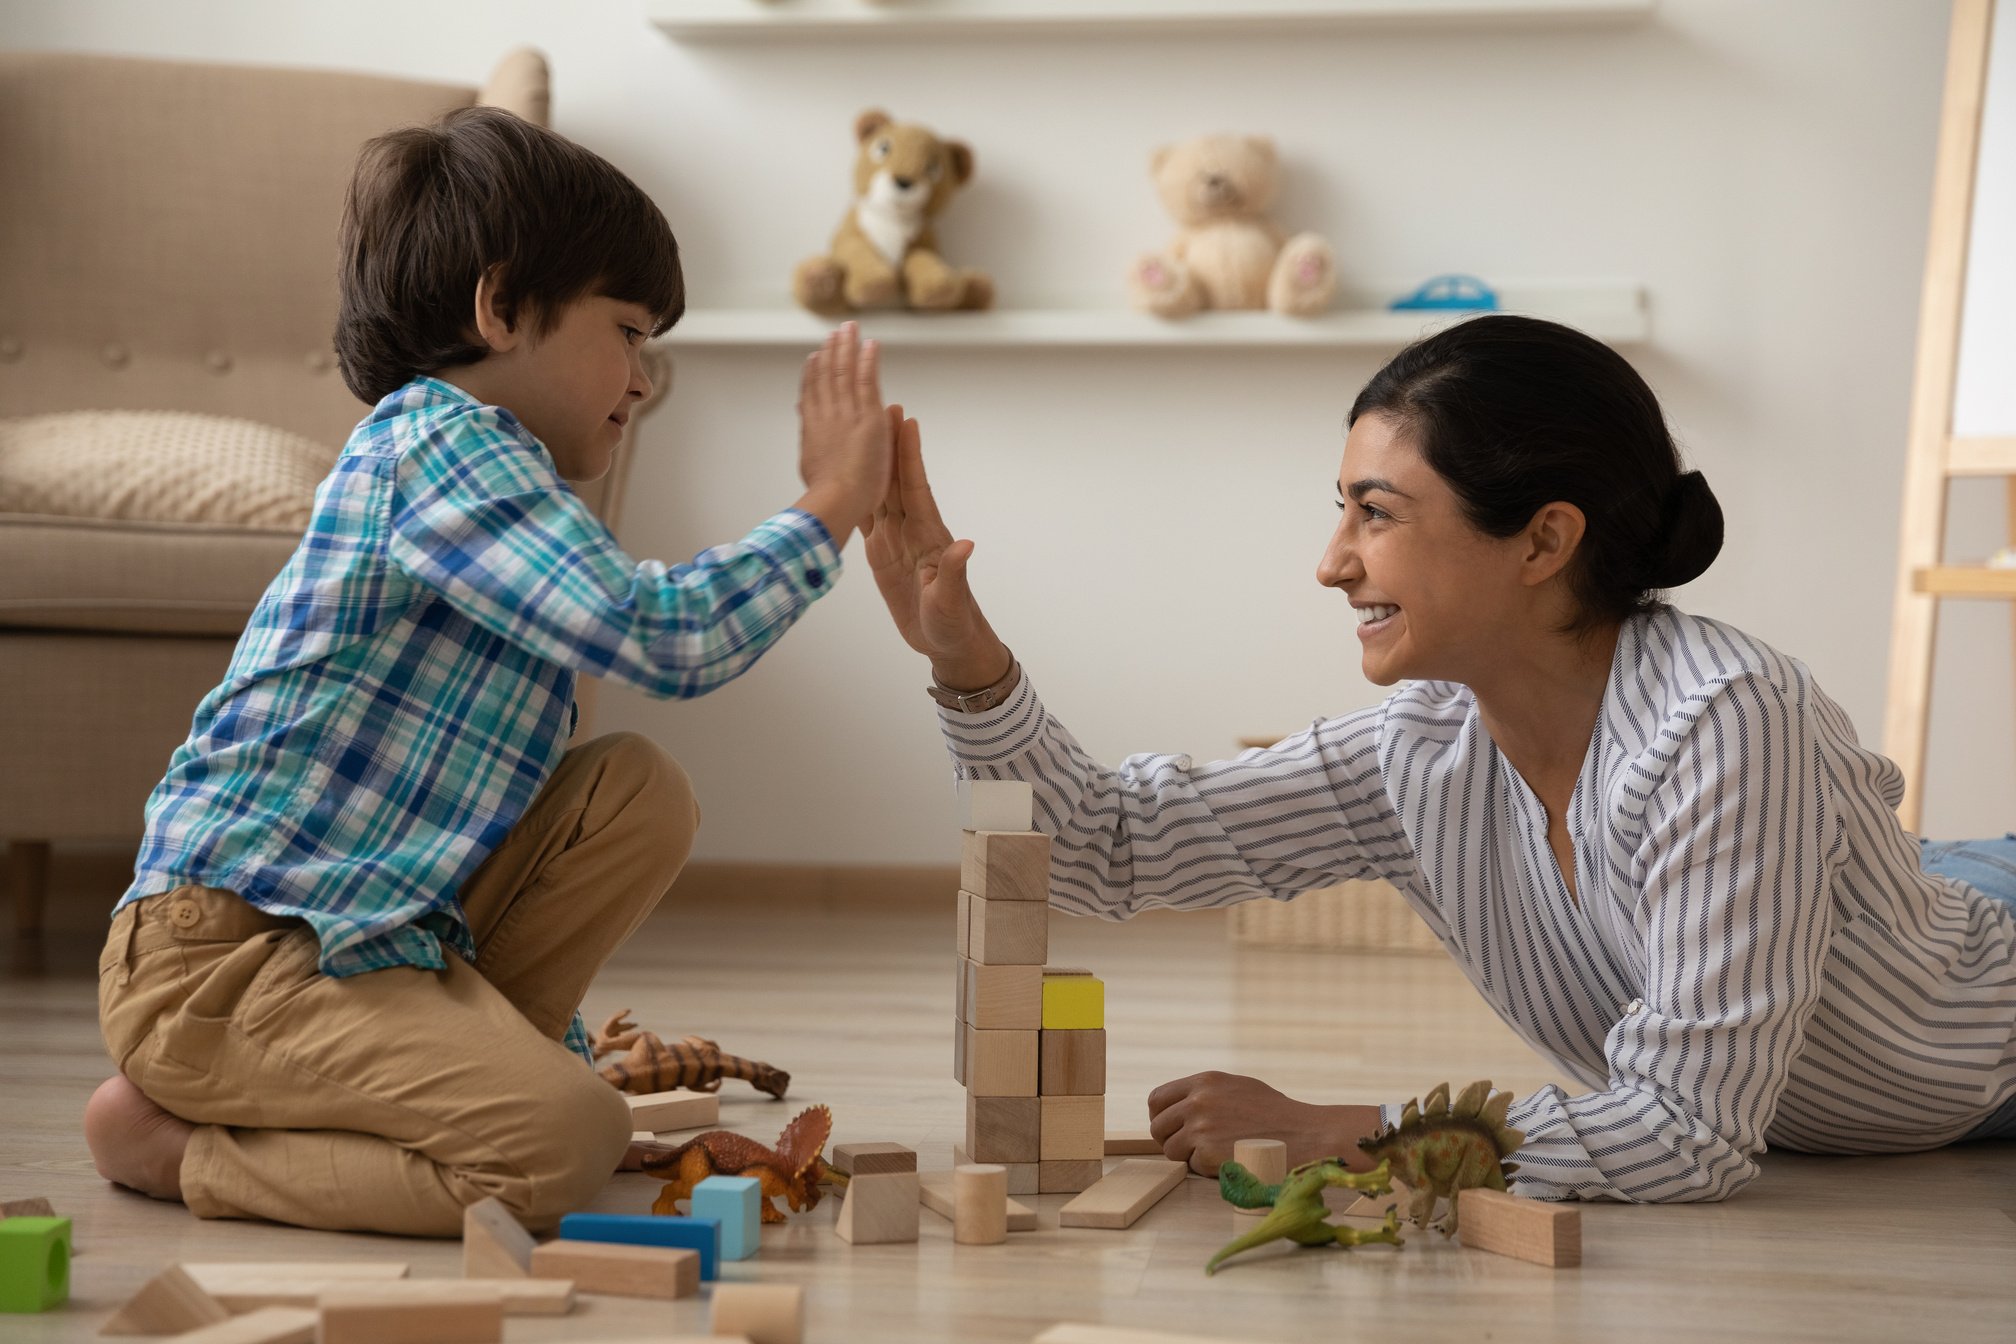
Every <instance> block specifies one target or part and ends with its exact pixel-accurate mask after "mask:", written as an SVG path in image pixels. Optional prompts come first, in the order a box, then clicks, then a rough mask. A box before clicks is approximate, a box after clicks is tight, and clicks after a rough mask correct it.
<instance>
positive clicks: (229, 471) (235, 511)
mask: <svg viewBox="0 0 2016 1344" xmlns="http://www.w3.org/2000/svg"><path fill="white" fill-rule="evenodd" d="M335 458H336V453H335V451H334V450H332V449H330V448H327V447H325V446H323V445H321V444H318V443H314V442H312V441H310V440H308V439H304V438H301V437H300V436H298V435H295V434H289V433H287V432H286V431H284V430H278V429H273V428H271V427H269V426H265V425H258V424H254V423H252V422H250V421H246V420H233V419H227V418H224V417H220V416H206V415H189V414H184V413H181V412H160V413H154V412H133V411H78V412H66V413H63V414H57V415H39V416H30V417H26V418H22V419H16V420H0V626H9V627H14V628H23V627H26V628H40V629H67V630H102V631H130V632H145V633H156V634H185V635H235V634H237V633H239V631H241V630H242V629H243V628H244V625H245V619H246V617H248V616H250V615H251V613H252V608H253V606H254V605H256V604H257V602H258V600H259V595H260V594H261V593H262V592H263V591H264V590H265V587H266V585H267V583H268V582H270V581H271V580H272V578H273V576H274V575H275V574H277V573H279V572H280V567H281V566H282V565H283V564H285V563H286V561H287V557H288V556H289V555H291V554H292V553H293V550H294V547H295V545H296V544H297V543H298V542H299V541H300V539H301V532H302V530H303V528H304V527H306V525H307V521H308V514H309V510H310V508H311V507H312V505H313V502H314V494H315V487H316V486H317V485H318V484H319V483H320V482H321V480H322V477H323V476H324V475H325V474H327V472H328V470H329V468H330V466H331V465H332V464H333V463H334V461H335Z"/></svg>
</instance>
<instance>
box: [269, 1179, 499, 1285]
mask: <svg viewBox="0 0 2016 1344" xmlns="http://www.w3.org/2000/svg"><path fill="white" fill-rule="evenodd" d="M534 1244H535V1243H534V1242H533V1240H532V1234H531V1233H530V1232H527V1231H526V1230H525V1227H524V1224H522V1223H520V1222H519V1221H518V1220H517V1218H515V1217H513V1216H512V1213H511V1210H509V1209H507V1208H505V1207H504V1201H503V1200H501V1199H496V1198H494V1197H493V1198H490V1199H484V1200H479V1201H477V1202H476V1203H474V1204H471V1205H470V1206H469V1207H468V1208H466V1209H464V1210H462V1277H463V1278H465V1279H522V1278H525V1277H527V1276H528V1275H530V1274H531V1272H532V1247H533V1245H534ZM275 1277H285V1276H284V1275H276V1276H275Z"/></svg>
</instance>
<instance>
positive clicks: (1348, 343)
mask: <svg viewBox="0 0 2016 1344" xmlns="http://www.w3.org/2000/svg"><path fill="white" fill-rule="evenodd" d="M1499 297H1500V301H1501V303H1502V304H1503V311H1506V312H1516V313H1526V314H1530V315H1532V316H1535V317H1548V318H1552V319H1554V320H1555V321H1557V322H1565V323H1567V324H1568V325H1570V326H1572V327H1575V328H1577V329H1579V330H1581V331H1585V332H1587V333H1588V334H1590V335H1591V336H1594V337H1596V338H1597V339H1599V340H1603V341H1608V342H1610V343H1612V344H1616V345H1631V344H1636V343H1639V342H1643V341H1645V340H1647V339H1649V337H1650V335H1651V322H1650V319H1649V317H1648V315H1647V313H1646V308H1645V297H1644V291H1643V290H1642V289H1640V288H1639V287H1637V286H1635V285H1628V284H1614V285H1595V284H1591V285H1558V286H1541V285H1534V286H1510V287H1506V288H1501V289H1500V290H1499ZM1472 316H1475V314H1474V313H1450V312H1398V313H1396V312H1389V311H1388V310H1386V309H1385V308H1379V307H1350V306H1345V307H1339V308H1337V309H1335V310H1333V311H1331V312H1328V313H1325V314H1324V315H1322V316H1321V317H1314V318H1292V317H1279V316H1276V315H1275V314H1273V313H1254V312H1242V313H1199V314H1198V315H1197V316H1195V317H1191V318H1186V319H1184V320H1182V321H1179V322H1165V321H1163V320H1161V319H1160V318H1155V317H1150V316H1148V315H1147V314H1145V313H1136V312H1130V311H1128V310H1126V309H1119V308H1114V309H1105V308H1004V309H997V310H995V311H993V312H985V313H899V312H889V313H864V314H862V315H861V316H860V318H859V321H860V323H861V330H862V332H863V334H864V335H868V336H872V337H874V338H875V339H876V340H878V341H881V342H882V343H883V344H884V345H886V346H889V347H892V348H895V347H903V346H907V347H920V346H940V347H947V348H953V347H956V348H969V349H1000V348H1004V347H1012V346H1029V347H1051V348H1057V349H1074V348H1075V349H1085V348H1109V349H1129V348H1134V349H1146V348H1151V347H1156V348H1161V347H1174V348H1189V349H1226V348H1238V347H1256V348H1258V347H1268V348H1274V349H1282V348H1296V347H1300V348H1357V349H1367V350H1397V349H1399V348H1400V347H1401V346H1403V345H1405V344H1406V343H1407V342H1409V341H1411V340H1413V339H1414V338H1415V337H1417V336H1420V335H1422V334H1424V333H1425V332H1427V331H1429V330H1431V329H1433V328H1436V327H1440V326H1444V325H1447V324H1448V323H1450V322H1453V321H1457V320H1460V319H1461V318H1464V317H1472ZM835 321H837V319H835V320H834V321H829V320H827V319H825V318H821V317H815V316H813V315H812V314H811V313H808V312H805V311H803V310H802V309H798V308H790V307H776V308H695V309H691V310H689V311H688V312H687V314H686V315H685V317H683V318H681V319H680V321H679V325H678V326H676V327H674V328H673V329H672V330H671V331H669V332H667V333H666V334H665V336H664V337H663V343H664V344H665V345H668V346H671V347H673V348H675V349H717V350H718V349H748V348H761V347H775V346H786V347H792V348H796V349H801V350H809V349H810V348H811V347H813V346H815V345H817V344H818V343H819V341H820V340H821V339H822V338H823V337H824V336H825V334H826V333H827V332H828V331H829V330H831V329H832V327H833V326H834V325H835Z"/></svg>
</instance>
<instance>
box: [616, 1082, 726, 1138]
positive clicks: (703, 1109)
mask: <svg viewBox="0 0 2016 1344" xmlns="http://www.w3.org/2000/svg"><path fill="white" fill-rule="evenodd" d="M628 1100H629V1102H630V1127H631V1128H632V1129H648V1130H650V1131H651V1132H652V1133H653V1134H662V1133H664V1132H665V1131H667V1130H672V1129H700V1128H703V1127H704V1126H707V1125H713V1124H719V1123H720V1121H721V1094H720V1093H718V1092H689V1091H687V1090H686V1089H684V1088H677V1089H675V1090H673V1091H671V1092H653V1093H651V1094H650V1095H648V1096H642V1097H630V1098H629V1099H628Z"/></svg>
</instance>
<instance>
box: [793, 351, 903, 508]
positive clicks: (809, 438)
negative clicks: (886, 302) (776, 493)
mask: <svg viewBox="0 0 2016 1344" xmlns="http://www.w3.org/2000/svg"><path fill="white" fill-rule="evenodd" d="M880 363H881V349H880V347H879V346H877V345H876V343H875V342H874V341H866V342H864V341H862V339H861V331H860V328H859V327H857V326H856V325H855V324H854V323H852V322H849V323H846V324H845V325H843V326H842V327H841V328H840V329H839V330H838V331H836V332H834V333H833V334H832V335H830V336H828V337H827V338H826V341H825V343H824V344H823V345H821V346H820V347H819V348H818V349H817V350H816V351H814V352H813V353H812V355H811V357H810V358H809V359H807V360H806V361H805V369H804V372H803V374H802V375H801V377H800V379H799V384H798V422H799V436H798V474H799V475H800V476H802V477H803V478H804V480H805V497H804V498H803V499H801V500H799V501H798V507H799V508H801V509H803V510H805V511H806V512H807V513H810V514H812V515H813V516H815V517H816V518H818V519H819V521H820V522H822V523H824V524H826V530H827V532H829V533H831V534H832V537H833V544H834V545H835V546H836V547H844V546H845V545H846V544H847V538H848V536H849V535H851V534H852V533H853V530H854V529H855V528H856V527H859V526H862V525H863V523H864V522H865V521H866V520H867V519H868V516H869V513H870V511H871V510H873V509H874V507H875V503H876V501H877V500H879V499H880V498H882V495H883V492H884V490H885V489H886V488H887V486H888V483H889V476H890V456H891V452H892V445H891V434H890V419H889V416H888V414H887V412H886V411H885V410H884V408H883V405H882V384H881V370H880Z"/></svg>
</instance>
